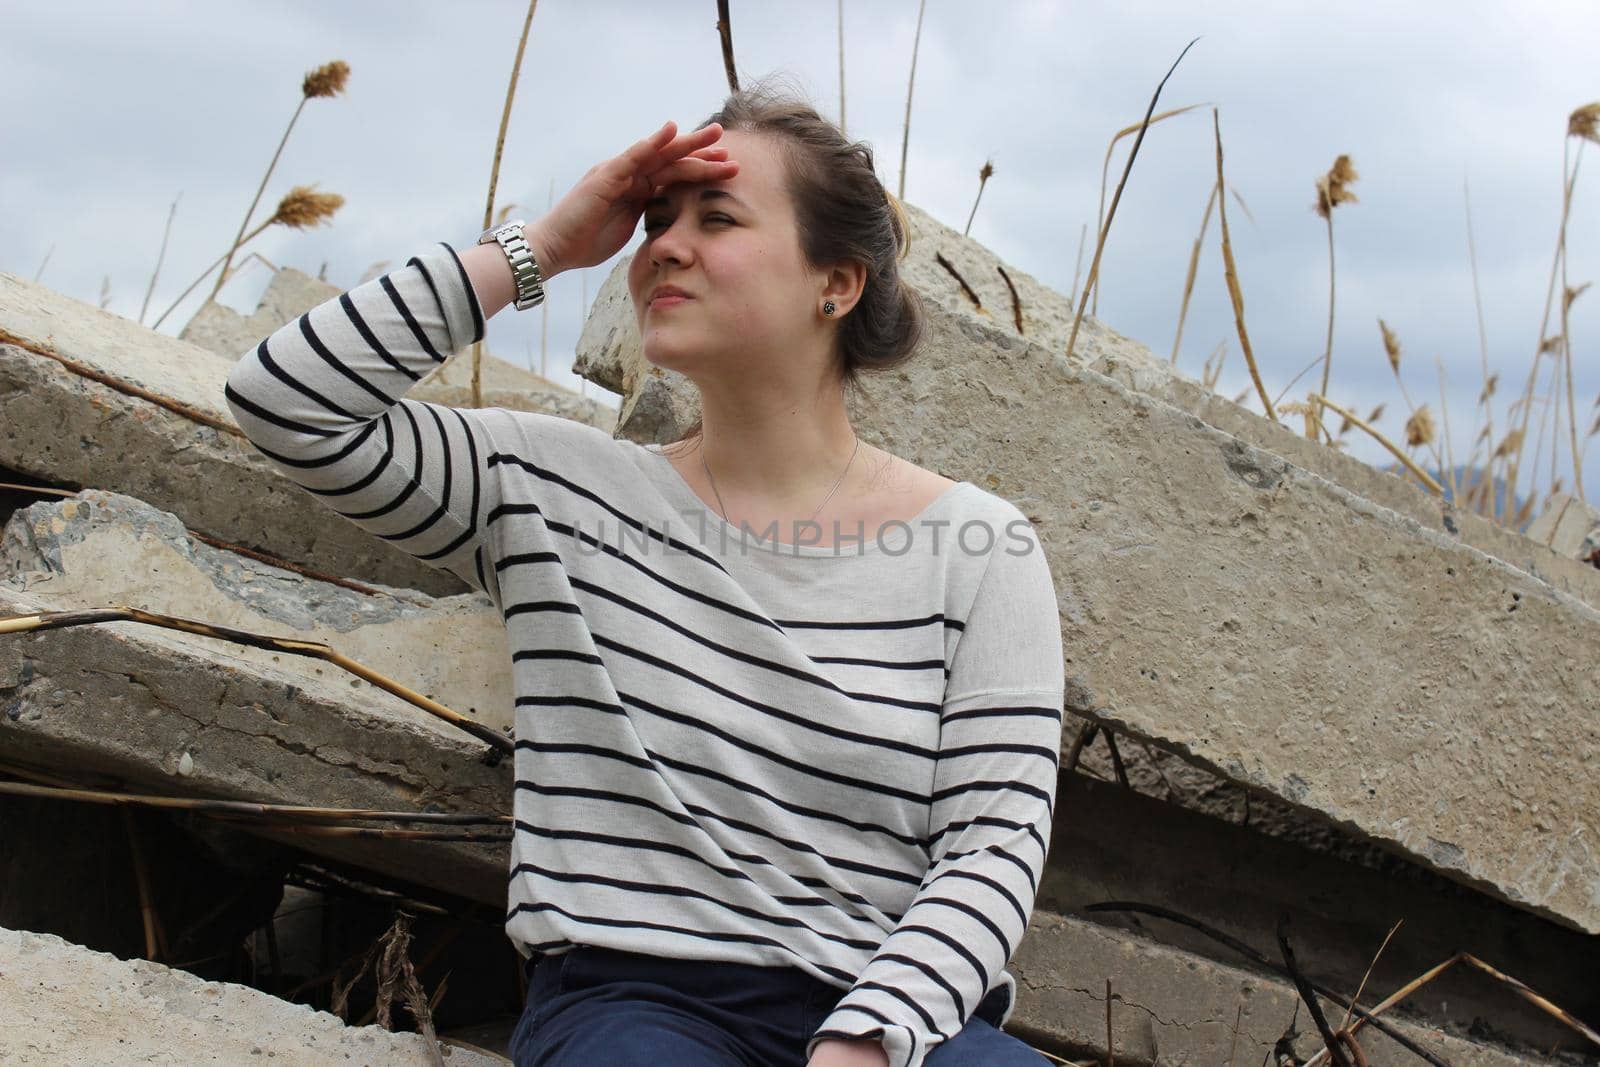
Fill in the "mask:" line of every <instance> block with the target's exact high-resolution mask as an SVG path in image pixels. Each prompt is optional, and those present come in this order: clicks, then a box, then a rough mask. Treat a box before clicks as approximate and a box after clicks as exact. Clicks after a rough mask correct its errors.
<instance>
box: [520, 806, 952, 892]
mask: <svg viewBox="0 0 1600 1067" xmlns="http://www.w3.org/2000/svg"><path fill="white" fill-rule="evenodd" d="M516 788H517V789H525V790H527V791H528V792H530V793H540V794H543V795H545V796H572V797H583V798H585V799H594V800H607V801H612V802H614V803H618V804H631V805H634V806H635V807H642V808H647V809H649V810H652V811H655V812H657V813H659V814H661V815H665V816H666V817H667V818H669V819H671V820H672V821H674V822H679V823H682V824H684V825H685V826H696V825H697V823H696V822H695V820H694V819H693V818H691V817H690V815H698V816H700V817H701V818H703V819H711V820H713V821H715V822H719V823H721V824H723V825H724V826H728V827H731V828H733V829H735V830H739V831H741V832H743V833H747V834H750V835H751V836H753V837H764V838H766V839H767V840H769V841H774V842H776V843H778V844H780V845H782V846H784V847H785V848H788V849H792V850H793V851H795V852H801V853H805V854H807V855H812V856H816V857H817V858H818V859H821V860H823V861H824V862H826V863H827V864H828V865H829V866H830V867H838V868H840V869H843V870H850V871H856V872H858V873H860V874H868V875H871V876H872V877H874V878H882V879H884V880H885V881H891V882H904V883H905V884H906V885H914V886H920V885H921V884H922V879H923V878H924V877H926V873H927V872H926V870H924V871H922V872H921V873H918V874H907V873H905V872H903V871H895V870H890V869H889V868H887V867H877V866H874V865H873V864H870V863H862V862H861V861H859V860H847V859H844V858H843V857H840V856H833V855H830V854H828V853H826V852H823V851H822V850H821V849H819V848H817V847H816V846H815V845H813V844H811V843H810V842H808V841H799V840H795V839H793V838H788V837H783V836H781V835H779V834H777V833H775V832H774V831H772V830H771V829H769V828H768V827H765V826H762V825H761V824H760V823H753V822H747V821H745V820H743V819H736V818H734V817H733V816H731V815H724V814H723V813H722V812H719V811H713V810H712V809H710V808H708V807H705V806H704V805H701V804H690V803H687V802H683V801H680V805H681V806H682V807H683V809H684V811H685V812H687V813H689V814H680V813H678V812H675V811H671V810H670V809H667V808H664V807H662V806H661V805H659V804H656V803H654V802H653V801H650V800H648V799H646V798H644V797H637V796H632V795H630V794H627V793H615V792H611V791H610V790H605V789H586V788H583V787H580V786H554V785H550V786H540V785H535V784H534V783H533V782H529V781H525V780H522V779H518V780H517V783H516ZM721 847H722V851H723V854H724V855H726V856H727V857H728V858H729V859H735V860H739V861H741V862H745V863H759V864H762V865H765V866H769V867H776V866H778V864H777V863H776V862H774V861H773V860H770V859H768V858H767V857H765V856H760V855H757V854H755V853H750V852H733V851H730V850H729V849H728V847H727V846H726V845H723V846H721ZM790 877H792V878H794V880H795V881H797V882H799V883H800V884H802V885H809V886H812V887H814V888H817V889H827V890H829V891H831V892H834V893H837V894H838V895H839V896H841V897H843V898H844V899H846V900H848V901H850V902H851V903H852V904H860V905H863V906H865V907H875V906H876V905H874V903H873V902H872V901H871V900H869V899H868V898H867V897H865V896H863V895H862V894H860V893H852V892H850V891H849V890H845V889H840V888H839V887H837V886H836V885H834V884H833V883H831V882H828V881H826V880H824V879H821V878H813V877H810V876H806V875H792V874H791V875H790ZM884 914H885V915H887V916H889V919H890V921H892V922H899V921H900V916H898V915H895V914H894V913H893V912H891V911H885V912H884Z"/></svg>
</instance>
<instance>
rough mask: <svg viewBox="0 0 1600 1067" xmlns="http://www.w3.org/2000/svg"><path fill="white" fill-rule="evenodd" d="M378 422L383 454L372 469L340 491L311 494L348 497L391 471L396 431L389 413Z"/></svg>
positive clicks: (330, 490)
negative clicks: (390, 423) (379, 423)
mask: <svg viewBox="0 0 1600 1067" xmlns="http://www.w3.org/2000/svg"><path fill="white" fill-rule="evenodd" d="M378 422H381V423H382V424H383V454H382V455H381V456H379V457H378V461H377V462H376V463H374V464H373V465H372V469H371V470H370V471H368V472H367V473H366V474H365V475H363V476H362V477H360V478H357V479H356V480H355V481H353V482H351V483H350V484H349V485H346V486H343V487H341V488H339V489H310V490H309V491H310V492H313V493H315V494H317V495H318V496H348V495H349V494H351V493H356V492H360V491H361V490H363V489H365V488H366V487H367V486H369V485H371V484H372V483H373V482H375V481H377V480H378V477H379V476H380V475H381V474H383V472H384V471H386V470H388V469H389V463H390V461H391V460H392V459H393V458H394V431H393V430H392V429H390V427H389V413H388V412H384V413H383V414H382V415H381V416H379V417H378ZM373 425H374V424H373V423H368V428H369V429H370V428H371V427H372V426H373ZM329 507H332V505H331V504H330V505H329Z"/></svg>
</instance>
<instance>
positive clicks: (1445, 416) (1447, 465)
mask: <svg viewBox="0 0 1600 1067" xmlns="http://www.w3.org/2000/svg"><path fill="white" fill-rule="evenodd" d="M1433 364H1434V367H1435V369H1436V370H1437V371H1438V373H1439V421H1440V422H1441V423H1443V424H1444V430H1443V432H1444V469H1445V472H1446V473H1447V474H1448V475H1449V480H1450V504H1451V506H1459V504H1460V502H1461V479H1460V477H1459V476H1458V475H1457V474H1456V457H1455V450H1454V449H1452V448H1451V447H1450V408H1449V407H1448V406H1446V404H1445V388H1444V360H1442V359H1440V358H1439V357H1438V356H1435V357H1433Z"/></svg>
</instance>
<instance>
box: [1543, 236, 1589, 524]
mask: <svg viewBox="0 0 1600 1067" xmlns="http://www.w3.org/2000/svg"><path fill="white" fill-rule="evenodd" d="M1589 284H1590V283H1589V282H1584V283H1583V284H1582V285H1580V286H1578V287H1577V288H1576V289H1573V288H1571V287H1570V286H1568V285H1567V257H1566V256H1562V257H1561V350H1562V354H1563V356H1565V359H1564V360H1563V362H1564V363H1565V364H1566V367H1567V432H1568V434H1569V435H1570V437H1571V448H1572V481H1573V483H1574V484H1575V485H1576V486H1577V487H1578V499H1579V500H1582V501H1583V502H1584V503H1588V501H1589V498H1588V496H1587V494H1586V493H1585V492H1584V488H1583V451H1582V450H1581V449H1580V448H1579V447H1578V411H1577V396H1576V390H1575V389H1574V387H1573V384H1572V325H1571V318H1570V315H1569V313H1570V312H1571V310H1572V302H1573V301H1574V300H1576V299H1578V297H1579V296H1581V295H1583V291H1584V290H1585V289H1587V288H1589ZM1550 460H1551V466H1552V467H1553V466H1554V465H1555V450H1554V449H1552V450H1551V452H1550Z"/></svg>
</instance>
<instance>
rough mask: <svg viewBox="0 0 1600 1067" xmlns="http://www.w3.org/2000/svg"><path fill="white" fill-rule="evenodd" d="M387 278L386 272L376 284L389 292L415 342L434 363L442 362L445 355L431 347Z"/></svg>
mask: <svg viewBox="0 0 1600 1067" xmlns="http://www.w3.org/2000/svg"><path fill="white" fill-rule="evenodd" d="M406 266H407V268H408V269H409V268H410V264H409V263H408V264H407V265H406ZM389 279H390V275H388V274H385V275H383V276H382V277H380V278H379V279H378V284H379V285H381V286H383V291H384V292H386V293H388V294H389V302H390V303H392V304H393V305H394V309H395V310H396V311H398V312H399V313H400V317H401V318H402V319H403V320H405V324H406V325H407V326H409V327H410V328H411V335H412V336H413V337H415V338H416V339H417V344H419V345H421V346H422V350H423V351H424V352H426V353H427V354H428V356H429V357H430V358H431V359H432V360H433V361H434V362H435V363H443V362H444V359H445V357H443V356H441V355H440V354H439V350H438V349H436V348H434V347H433V342H432V341H430V340H428V335H427V333H426V332H424V331H423V329H422V327H421V326H420V325H419V324H418V323H417V319H416V316H414V315H412V314H411V308H410V307H409V306H407V304H406V302H405V300H403V299H402V298H401V296H400V291H399V290H398V289H396V288H395V287H394V282H392V281H390V280H389Z"/></svg>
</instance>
